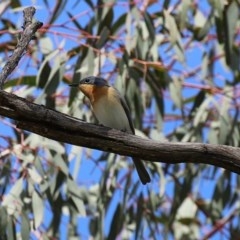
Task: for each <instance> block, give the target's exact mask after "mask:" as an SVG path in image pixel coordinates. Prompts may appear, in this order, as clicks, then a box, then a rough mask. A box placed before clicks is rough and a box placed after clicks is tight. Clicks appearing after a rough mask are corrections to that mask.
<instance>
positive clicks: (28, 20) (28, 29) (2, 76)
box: [0, 7, 43, 89]
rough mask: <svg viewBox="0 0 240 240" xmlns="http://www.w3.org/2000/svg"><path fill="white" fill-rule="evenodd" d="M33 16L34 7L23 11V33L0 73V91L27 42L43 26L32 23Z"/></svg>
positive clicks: (24, 49)
mask: <svg viewBox="0 0 240 240" xmlns="http://www.w3.org/2000/svg"><path fill="white" fill-rule="evenodd" d="M34 14H35V8H34V7H28V8H25V9H24V10H23V17H24V23H23V29H24V30H23V32H22V34H21V37H20V39H19V41H18V44H17V46H16V48H15V49H14V51H13V54H12V55H11V56H10V57H9V59H8V61H7V63H6V64H5V66H4V67H3V69H2V71H1V72H0V89H3V85H4V83H5V82H6V79H7V77H8V76H9V75H10V74H11V73H12V71H13V70H14V69H15V68H16V66H17V65H18V63H19V61H20V59H21V57H22V55H23V53H24V51H26V49H27V46H28V44H29V42H30V41H31V40H32V39H33V38H34V36H35V33H36V32H37V30H38V29H39V28H40V27H41V26H42V25H43V24H42V23H41V22H32V18H33V16H34Z"/></svg>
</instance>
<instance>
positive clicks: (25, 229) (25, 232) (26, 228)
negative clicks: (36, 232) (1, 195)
mask: <svg viewBox="0 0 240 240" xmlns="http://www.w3.org/2000/svg"><path fill="white" fill-rule="evenodd" d="M21 236H22V239H29V237H30V222H29V219H28V217H27V215H26V212H22V215H21Z"/></svg>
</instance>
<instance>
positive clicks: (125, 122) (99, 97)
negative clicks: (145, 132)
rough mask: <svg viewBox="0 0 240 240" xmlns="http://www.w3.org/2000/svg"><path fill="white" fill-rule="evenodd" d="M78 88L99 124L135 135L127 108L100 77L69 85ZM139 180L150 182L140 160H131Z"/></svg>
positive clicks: (115, 92) (113, 89)
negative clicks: (88, 102) (89, 104)
mask: <svg viewBox="0 0 240 240" xmlns="http://www.w3.org/2000/svg"><path fill="white" fill-rule="evenodd" d="M69 86H71V87H78V88H79V90H80V91H82V92H83V93H84V95H85V96H86V97H88V98H89V100H90V103H91V106H92V110H93V113H94V115H95V116H96V118H97V120H98V121H99V123H101V124H103V125H104V126H106V127H110V128H114V129H118V130H121V131H125V132H128V133H130V134H135V130H134V127H133V122H132V120H131V116H130V111H129V108H128V106H127V104H126V102H125V100H124V98H123V97H121V95H120V93H119V92H118V90H117V89H115V88H114V87H111V86H110V85H109V84H108V82H107V81H106V80H105V79H103V78H100V77H93V76H91V77H86V78H84V79H82V80H80V81H79V82H78V83H73V84H70V85H69ZM133 162H134V164H135V167H136V169H137V172H138V175H139V178H140V180H141V182H142V183H143V184H146V183H148V182H150V181H151V179H150V176H149V174H148V172H147V170H146V168H145V166H144V164H143V162H142V161H141V160H140V159H136V158H133Z"/></svg>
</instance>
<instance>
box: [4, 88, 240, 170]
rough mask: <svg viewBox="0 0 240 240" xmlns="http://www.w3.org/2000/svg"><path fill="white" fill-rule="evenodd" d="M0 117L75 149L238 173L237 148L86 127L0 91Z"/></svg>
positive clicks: (239, 158)
mask: <svg viewBox="0 0 240 240" xmlns="http://www.w3.org/2000/svg"><path fill="white" fill-rule="evenodd" d="M0 115H2V116H5V117H9V118H11V119H15V120H17V121H18V123H17V126H18V127H19V128H22V129H25V130H28V131H30V132H33V133H37V134H39V135H41V136H44V137H47V138H51V139H54V140H57V141H61V142H66V143H70V144H74V145H78V146H84V147H88V148H94V149H99V150H103V151H107V152H114V153H118V154H121V155H126V156H132V157H138V158H142V159H145V160H147V161H153V162H166V163H182V162H192V163H206V164H211V165H215V166H218V167H222V168H225V169H227V170H230V171H232V172H236V173H238V174H240V148H236V147H231V146H223V145H210V144H202V143H166V142H164V143H162V142H157V141H154V140H149V139H143V138H140V137H138V136H133V135H129V134H127V133H124V132H121V131H117V130H114V129H109V128H106V127H102V126H98V125H94V124H89V123H86V122H83V121H81V120H79V119H75V118H72V117H70V116H68V115H65V114H62V113H60V112H57V111H54V110H50V109H47V108H46V107H45V106H42V105H41V106H40V105H37V104H34V103H31V102H28V101H27V100H25V99H23V98H20V97H17V96H16V95H13V94H10V93H7V92H4V91H0Z"/></svg>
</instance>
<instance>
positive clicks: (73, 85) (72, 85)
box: [68, 83, 79, 87]
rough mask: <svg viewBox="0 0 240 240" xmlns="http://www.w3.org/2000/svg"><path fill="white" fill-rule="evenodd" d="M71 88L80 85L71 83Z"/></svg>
mask: <svg viewBox="0 0 240 240" xmlns="http://www.w3.org/2000/svg"><path fill="white" fill-rule="evenodd" d="M68 85H69V86H70V87H77V86H78V85H79V83H71V84H68Z"/></svg>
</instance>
